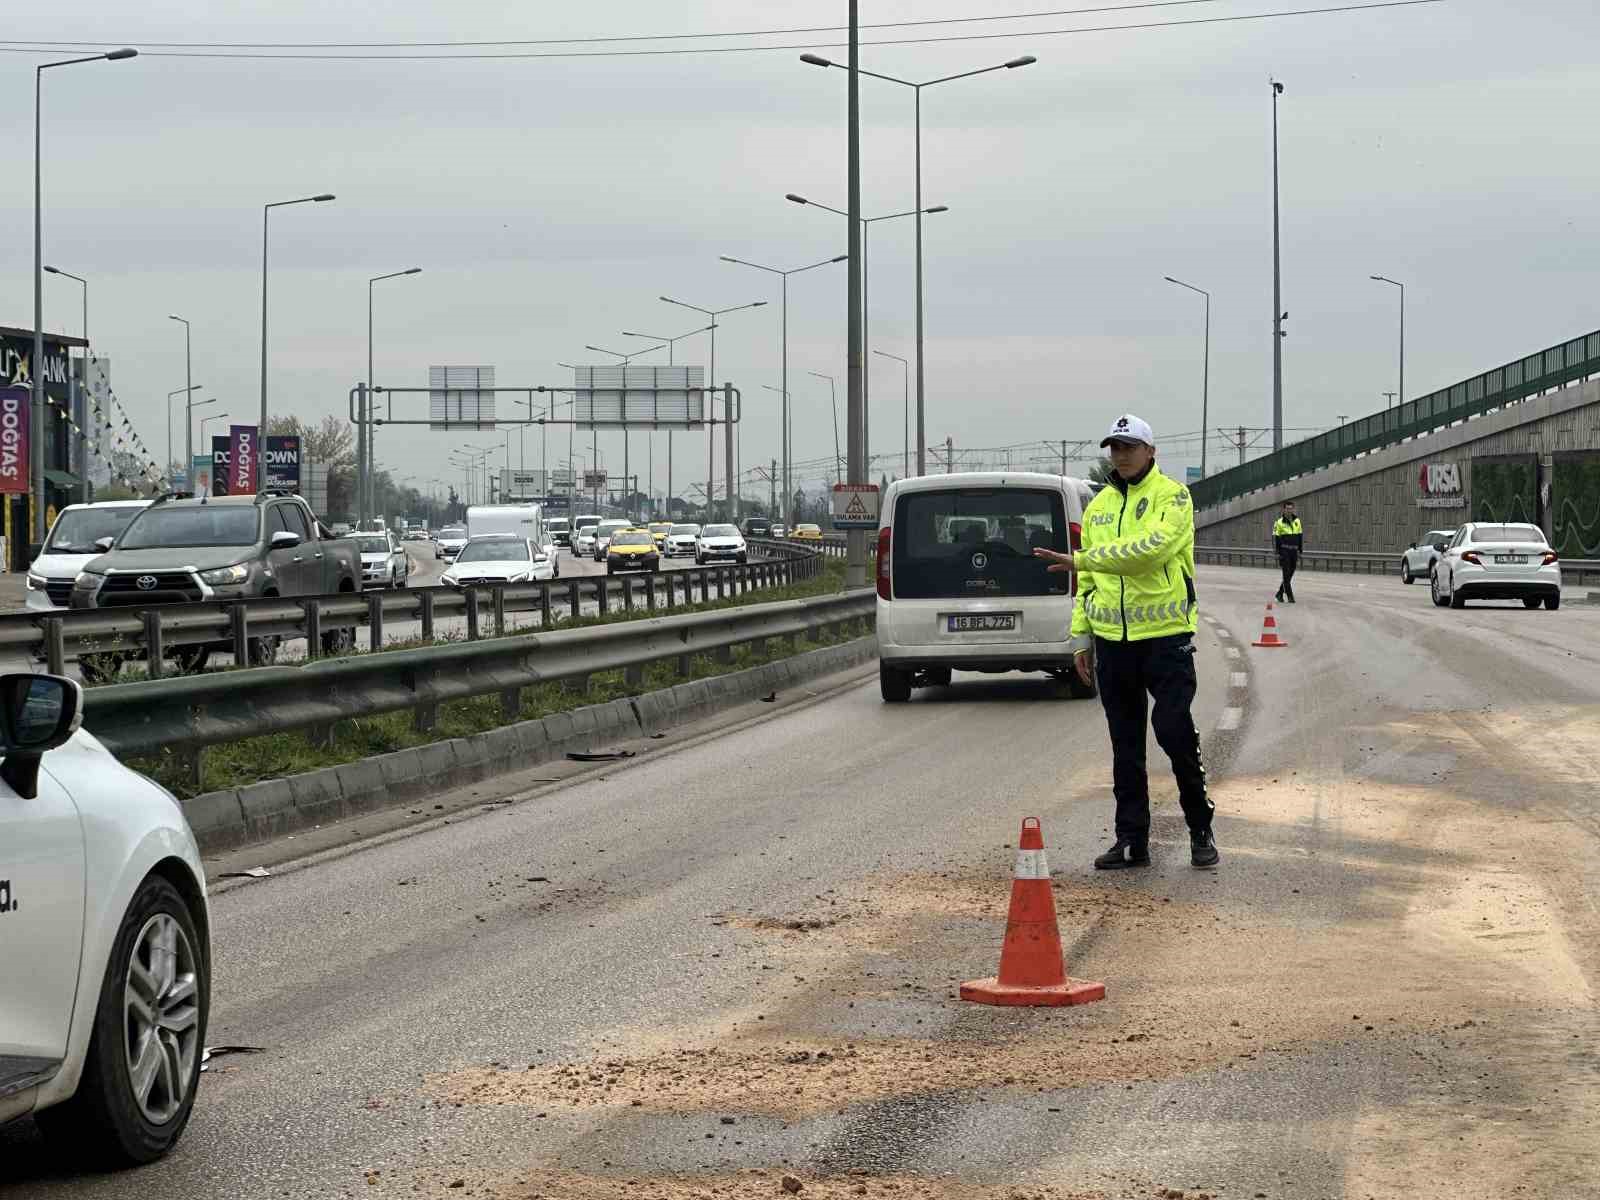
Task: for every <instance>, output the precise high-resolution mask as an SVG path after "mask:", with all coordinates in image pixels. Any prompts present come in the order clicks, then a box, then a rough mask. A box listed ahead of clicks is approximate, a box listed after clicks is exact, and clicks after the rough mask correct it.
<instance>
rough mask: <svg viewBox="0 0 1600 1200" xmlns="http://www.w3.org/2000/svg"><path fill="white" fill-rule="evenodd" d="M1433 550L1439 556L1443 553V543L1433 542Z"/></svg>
mask: <svg viewBox="0 0 1600 1200" xmlns="http://www.w3.org/2000/svg"><path fill="white" fill-rule="evenodd" d="M1433 548H1434V549H1435V550H1437V551H1438V552H1439V553H1440V554H1443V553H1444V543H1443V542H1435V543H1434V544H1433Z"/></svg>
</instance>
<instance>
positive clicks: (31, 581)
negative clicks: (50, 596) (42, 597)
mask: <svg viewBox="0 0 1600 1200" xmlns="http://www.w3.org/2000/svg"><path fill="white" fill-rule="evenodd" d="M28 590H29V591H30V592H42V591H44V576H43V575H35V574H34V573H33V572H32V571H29V572H28Z"/></svg>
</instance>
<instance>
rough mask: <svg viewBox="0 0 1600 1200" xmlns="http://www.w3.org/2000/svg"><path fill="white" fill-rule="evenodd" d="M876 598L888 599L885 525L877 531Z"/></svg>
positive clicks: (887, 529)
mask: <svg viewBox="0 0 1600 1200" xmlns="http://www.w3.org/2000/svg"><path fill="white" fill-rule="evenodd" d="M877 575H878V598H879V599H880V600H888V599H890V598H891V597H890V595H889V527H888V526H887V525H885V526H884V527H883V528H882V529H880V530H878V573H877Z"/></svg>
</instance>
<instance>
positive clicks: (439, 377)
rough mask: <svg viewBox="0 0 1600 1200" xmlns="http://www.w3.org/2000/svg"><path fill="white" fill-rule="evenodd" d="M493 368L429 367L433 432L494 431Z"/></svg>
mask: <svg viewBox="0 0 1600 1200" xmlns="http://www.w3.org/2000/svg"><path fill="white" fill-rule="evenodd" d="M493 387H494V368H493V367H429V368H428V421H429V428H430V429H493V428H494V395H495V394H494V392H493V391H481V390H479V389H482V388H491V389H492V388H493Z"/></svg>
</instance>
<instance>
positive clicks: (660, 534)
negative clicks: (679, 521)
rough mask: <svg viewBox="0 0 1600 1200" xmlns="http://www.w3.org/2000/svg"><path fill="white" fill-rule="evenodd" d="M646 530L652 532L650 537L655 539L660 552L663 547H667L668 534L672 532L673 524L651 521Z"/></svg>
mask: <svg viewBox="0 0 1600 1200" xmlns="http://www.w3.org/2000/svg"><path fill="white" fill-rule="evenodd" d="M645 528H646V529H648V530H649V531H650V536H651V537H653V538H655V540H656V548H657V549H658V550H659V549H660V548H661V547H662V546H664V545H666V542H667V534H669V533H671V532H672V522H671V521H651V522H650V524H648V525H646V526H645Z"/></svg>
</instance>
